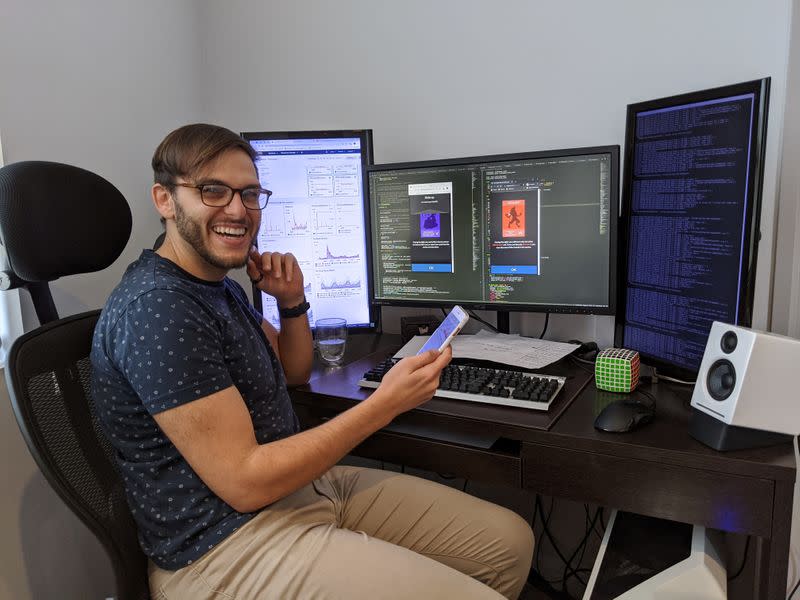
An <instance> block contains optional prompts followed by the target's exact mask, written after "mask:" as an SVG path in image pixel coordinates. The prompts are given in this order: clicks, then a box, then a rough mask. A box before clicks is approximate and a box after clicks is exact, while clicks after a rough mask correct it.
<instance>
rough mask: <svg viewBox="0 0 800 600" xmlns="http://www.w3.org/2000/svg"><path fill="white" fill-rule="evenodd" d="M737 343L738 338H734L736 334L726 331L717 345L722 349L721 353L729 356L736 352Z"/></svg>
mask: <svg viewBox="0 0 800 600" xmlns="http://www.w3.org/2000/svg"><path fill="white" fill-rule="evenodd" d="M738 343H739V338H737V337H736V334H735V333H734V332H733V331H726V332H725V334H724V335H723V336H722V339H721V340H720V343H719V345H720V346H721V347H722V351H723V352H724V353H725V354H730V353H731V352H733V351H734V350H736V345H737V344H738Z"/></svg>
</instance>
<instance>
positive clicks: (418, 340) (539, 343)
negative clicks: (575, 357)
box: [394, 329, 578, 369]
mask: <svg viewBox="0 0 800 600" xmlns="http://www.w3.org/2000/svg"><path fill="white" fill-rule="evenodd" d="M428 337H430V336H427V335H415V336H414V337H413V338H411V339H410V340H409V341H408V343H407V344H406V345H405V346H403V347H402V348H401V349H400V350H399V351H398V352H397V353H396V354H395V355H394V356H395V358H403V357H405V356H413V355H414V354H416V353H417V351H418V350H419V349H420V348H422V346H423V344H424V343H425V341H426V340H427V339H428ZM451 345H452V347H453V358H471V359H474V360H491V361H493V362H496V363H501V364H505V365H509V366H515V367H522V368H525V369H541V368H542V367H546V366H547V365H549V364H552V363H554V362H556V361H557V360H560V359H562V358H564V357H565V356H567V355H568V354H569V353H570V352H572V351H573V350H575V349H576V348H578V344H566V343H564V342H551V341H549V340H540V339H538V338H529V337H522V336H520V335H516V334H511V335H510V334H505V333H493V332H491V331H486V330H485V329H482V330H481V331H479V332H478V333H476V334H475V335H465V334H459V335H457V336H456V337H455V339H453V342H452V344H451Z"/></svg>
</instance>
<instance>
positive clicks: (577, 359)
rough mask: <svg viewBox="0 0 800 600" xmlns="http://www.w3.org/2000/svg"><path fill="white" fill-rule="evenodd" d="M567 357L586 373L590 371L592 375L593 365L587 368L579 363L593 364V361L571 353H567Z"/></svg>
mask: <svg viewBox="0 0 800 600" xmlns="http://www.w3.org/2000/svg"><path fill="white" fill-rule="evenodd" d="M569 358H570V360H572V361H573V362H574V363H575V366H576V367H578V368H579V369H580V370H581V371H586V372H587V373H591V374H593V375H594V367H592V368H591V369H589V368H586V367H584V366H583V365H582V364H581V363H590V364H592V365H593V364H594V363H593V362H590V361H588V360H583V359H580V358H578V357H577V356H572V355H571V354H570V355H569Z"/></svg>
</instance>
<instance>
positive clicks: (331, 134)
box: [239, 129, 379, 333]
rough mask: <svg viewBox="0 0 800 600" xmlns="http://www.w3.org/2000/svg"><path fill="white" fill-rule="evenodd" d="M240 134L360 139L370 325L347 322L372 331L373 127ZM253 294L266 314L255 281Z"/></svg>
mask: <svg viewBox="0 0 800 600" xmlns="http://www.w3.org/2000/svg"><path fill="white" fill-rule="evenodd" d="M239 135H241V136H242V138H244V139H245V140H246V141H247V142H248V143H250V142H252V141H253V140H292V139H299V140H302V139H314V138H323V139H343V138H359V139H360V140H361V190H362V193H361V201H362V203H363V208H364V211H363V214H364V236H365V252H366V257H365V260H366V263H367V265H366V266H367V303H368V310H369V324H368V325H367V324H365V325H354V324H351V323H348V324H347V329H348V331H349V332H350V333H373V332H375V331H376V330H377V328H378V327H379V323H378V315H379V312H378V309H377V307H376V306H375V304H374V303H373V302H372V297H373V289H372V249H371V247H370V244H371V241H372V236H371V234H370V229H369V228H370V223H371V221H370V217H369V204H368V202H367V191H366V188H367V168H368V167H369V166H370V165H372V164H373V163H374V162H375V157H374V149H373V141H372V140H373V135H372V129H320V130H313V129H308V130H297V131H243V132H241V133H240V134H239ZM251 296H252V298H253V306H254V307H255V308H256V310H258V312H259V313H262V314H263V312H262V311H263V302H262V299H261V290H259V289H258V288H257V287H256V285H255V284H253V285H252V288H251ZM309 326H310V327H311V329H312V330H313V329H314V323H311V322H310V321H309Z"/></svg>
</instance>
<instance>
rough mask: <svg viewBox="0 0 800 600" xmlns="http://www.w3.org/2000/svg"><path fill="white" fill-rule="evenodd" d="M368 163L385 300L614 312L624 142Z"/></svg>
mask: <svg viewBox="0 0 800 600" xmlns="http://www.w3.org/2000/svg"><path fill="white" fill-rule="evenodd" d="M367 174H368V199H369V211H370V221H371V225H372V226H371V228H370V232H371V238H372V241H371V247H372V252H373V256H372V269H373V289H374V301H375V303H376V304H378V305H399V306H434V307H435V306H438V307H442V308H444V307H448V306H452V305H454V304H460V305H462V306H464V307H468V308H476V309H492V310H498V311H536V312H559V313H578V314H581V313H583V314H612V313H613V312H614V309H615V304H614V300H615V292H616V282H615V279H614V277H615V269H616V242H617V231H616V221H617V209H618V203H619V197H618V193H619V192H618V179H619V147H618V146H603V147H593V148H573V149H566V150H552V151H540V152H528V153H519V154H507V155H493V156H481V157H471V158H456V159H448V160H437V161H425V162H412V163H402V164H386V165H374V166H372V167H369V168H368V169H367Z"/></svg>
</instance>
